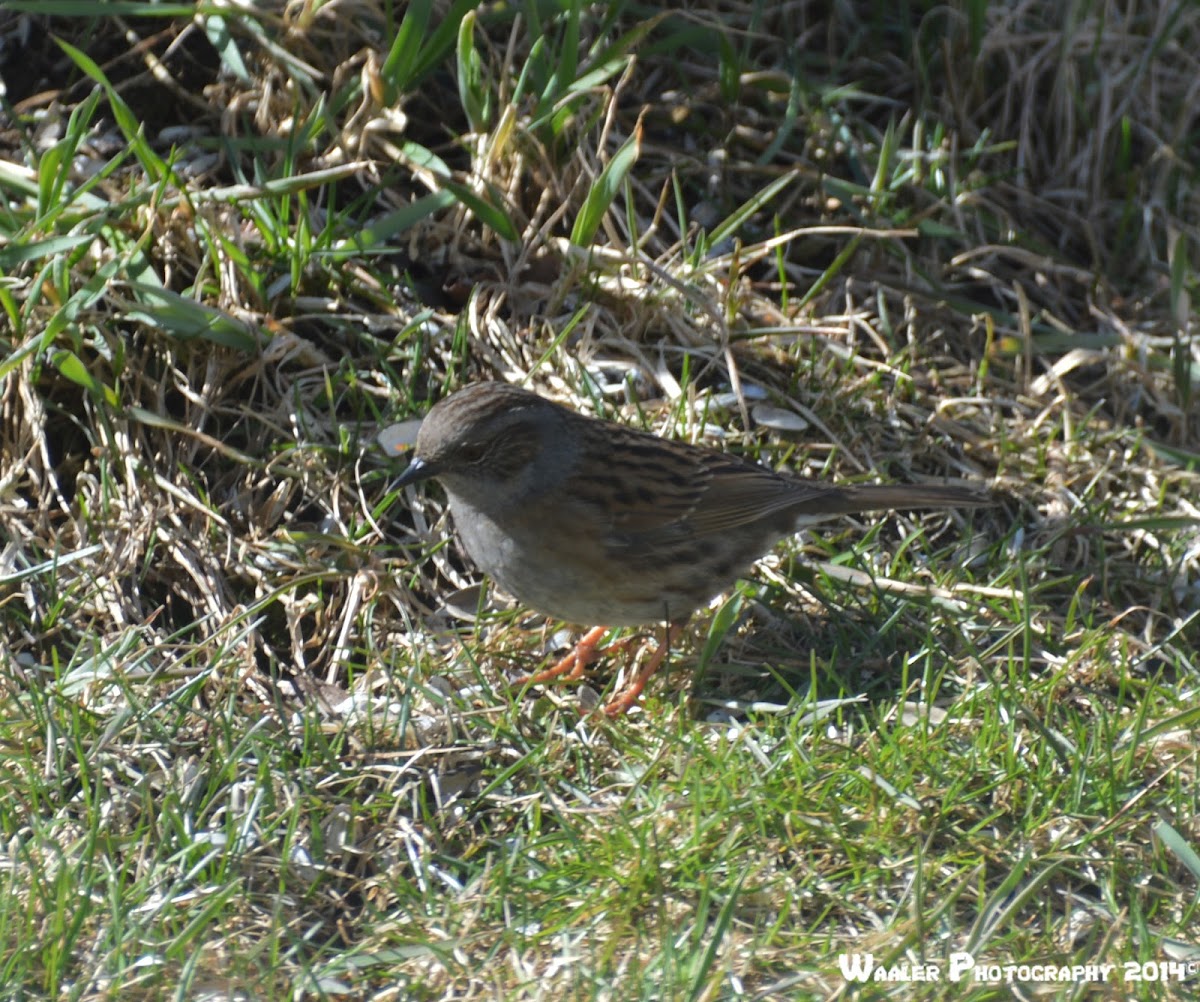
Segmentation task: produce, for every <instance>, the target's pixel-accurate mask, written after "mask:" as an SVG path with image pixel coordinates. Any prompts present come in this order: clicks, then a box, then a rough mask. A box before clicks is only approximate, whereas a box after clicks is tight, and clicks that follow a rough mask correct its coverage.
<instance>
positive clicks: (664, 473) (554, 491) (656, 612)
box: [394, 383, 990, 715]
mask: <svg viewBox="0 0 1200 1002" xmlns="http://www.w3.org/2000/svg"><path fill="white" fill-rule="evenodd" d="M431 478H432V479H436V480H437V481H439V482H440V483H441V485H442V486H443V487H444V488H445V490H446V495H447V497H448V498H449V500H450V512H451V514H452V515H453V516H454V524H455V527H456V528H457V530H458V535H459V537H460V538H461V539H462V542H463V545H464V546H465V547H466V550H467V553H468V554H470V556H471V559H472V560H474V561H475V563H476V564H478V565H479V567H480V568H481V569H482V570H484V571H485V572H487V573H488V574H490V575H491V576H492V578H493V579H494V580H495V581H496V583H497V584H499V585H500V587H501V588H503V589H504V590H505V591H507V592H509V593H511V594H512V595H513V596H515V597H516V598H517V599H519V600H520V601H521V602H522V603H524V604H526V605H528V606H531V607H532V608H534V609H536V610H537V611H538V612H542V613H545V614H546V615H547V616H551V617H553V618H555V619H561V620H565V621H567V622H569V623H576V624H594V623H603V624H605V625H606V626H610V627H611V626H642V625H646V624H649V623H668V624H671V625H672V626H673V627H676V628H677V627H680V626H682V624H683V623H684V622H685V621H686V620H687V619H688V617H690V616H691V615H692V613H693V612H695V611H696V609H698V608H699V607H700V606H702V605H705V604H706V603H707V602H708V601H709V600H710V599H712V598H713V597H714V596H715V595H718V594H720V593H721V592H722V591H724V590H725V589H726V588H728V587H729V586H730V585H731V584H732V583H733V582H734V580H735V579H736V578H737V577H738V576H739V575H740V574H741V573H742V572H743V571H744V570H746V569H747V568H748V567H749V566H750V564H752V563H753V562H754V561H755V560H757V559H758V558H759V557H760V556H762V555H763V554H764V553H766V552H767V550H769V549H770V548H771V546H772V545H774V543H775V542H776V541H777V540H779V539H780V538H782V537H783V536H786V535H789V534H791V533H794V532H797V531H799V530H800V529H802V528H804V527H805V526H807V525H810V524H812V523H814V522H818V521H821V520H822V519H827V518H831V517H833V516H836V515H843V514H853V513H856V512H864V511H874V510H880V509H888V508H941V507H947V508H948V507H969V506H977V505H985V504H989V503H990V500H989V498H988V497H987V495H986V494H985V493H984V492H982V491H980V490H979V489H977V488H974V487H962V486H952V485H933V484H928V485H899V484H897V485H840V486H839V485H835V484H826V483H821V482H819V481H813V480H801V479H798V478H796V477H790V476H787V475H785V474H782V473H776V472H775V471H773V470H770V469H767V468H766V467H764V466H759V465H758V464H757V463H752V462H748V461H746V460H743V459H739V458H737V457H736V456H731V455H727V454H725V453H722V452H716V451H714V450H712V449H706V448H702V447H700V446H695V445H687V444H685V443H682V442H672V441H668V440H666V439H662V438H658V437H657V436H655V435H651V434H649V433H647V432H642V431H635V430H634V429H632V428H627V427H625V426H623V425H617V424H610V423H608V422H606V421H600V420H597V419H595V418H590V417H585V416H584V415H582V414H577V413H576V412H574V411H572V410H568V409H567V408H566V407H562V406H560V405H559V404H556V403H552V402H551V401H549V400H546V399H544V398H542V397H539V396H538V395H537V394H535V393H530V392H529V391H527V390H522V389H519V388H518V387H515V386H509V385H508V384H506V383H476V384H473V385H471V386H468V387H466V388H465V389H462V390H459V391H458V392H457V393H454V394H452V395H451V396H449V397H447V398H446V399H445V400H442V401H441V402H440V403H438V404H436V405H435V406H434V407H433V409H432V410H430V411H429V414H428V416H427V417H426V418H425V420H424V421H423V422H422V423H421V426H420V430H419V431H418V433H417V438H416V448H415V451H414V454H413V459H412V462H411V464H410V465H409V467H408V469H407V470H405V472H404V473H403V474H402V475H401V477H400V478H399V480H398V481H397V482H396V484H395V485H394V486H397V487H402V486H406V485H408V484H414V483H417V482H419V481H422V480H428V479H431ZM676 632H677V630H676ZM603 634H604V628H603V627H598V628H596V629H594V630H592V631H591V632H589V633H588V634H586V635H585V636H584V638H583V639H582V640H581V641H580V643H579V646H578V647H577V648H576V650H575V652H573V653H572V654H570V655H568V656H567V657H566V658H564V659H563V660H562V661H561V662H559V664H557V665H555V666H554V667H553V668H550V669H548V670H547V671H544V672H541V673H539V674H537V675H534V676H532V677H531V678H529V679H527V680H526V681H530V682H543V681H545V680H547V679H549V678H553V677H555V676H557V675H561V674H564V673H568V672H569V673H570V674H571V675H572V676H575V677H577V676H578V675H579V674H581V673H582V671H583V668H584V667H585V666H586V664H587V662H588V660H589V659H590V657H591V656H592V655H593V654H594V653H595V650H596V647H597V645H598V644H599V642H600V639H601V637H602V636H603ZM669 643H670V633H668V638H667V640H666V642H664V643H663V644H661V645H660V646H659V649H658V650H657V651H655V653H654V655H652V656H651V657H650V658H649V659H648V660H647V662H646V664H645V665H644V666H643V667H642V668H641V669H639V671H638V672H637V674H636V676H635V677H634V679H633V680H632V682H631V683H630V684H629V686H628V687H627V688H626V689H625V691H624V692H622V693H621V694H619V695H618V696H616V697H615V698H614V699H613V700H612V701H611V702H610V703H609V704H608V705H607V706H606V707H605V712H606V713H608V714H610V715H615V714H618V713H622V712H624V711H625V710H626V709H628V708H629V707H630V706H631V705H633V703H634V701H635V700H636V699H637V697H638V695H639V694H640V693H641V690H642V688H643V687H644V686H645V684H646V680H647V679H648V678H649V677H650V675H651V674H652V673H653V672H654V671H655V669H657V668H658V666H659V664H660V663H661V661H662V659H663V657H664V656H665V655H666V652H667V649H668V647H669Z"/></svg>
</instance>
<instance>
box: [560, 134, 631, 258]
mask: <svg viewBox="0 0 1200 1002" xmlns="http://www.w3.org/2000/svg"><path fill="white" fill-rule="evenodd" d="M641 151H642V123H641V122H640V121H639V122H638V124H637V126H636V127H635V128H634V130H633V135H632V136H630V137H629V139H627V140H626V141H625V144H624V145H623V146H622V147H621V148H620V149H619V150H617V152H616V154H615V155H614V156H613V158H612V159H611V160H610V161H609V162H608V163H607V164H606V165H605V167H604V170H602V171H601V172H600V176H599V177H598V178H596V183H595V184H594V185H592V189H591V191H589V192H588V195H587V198H586V199H585V200H584V203H583V208H581V209H580V210H579V215H578V216H577V217H576V218H575V225H574V226H573V227H572V228H571V243H573V244H575V245H576V246H577V247H590V246H591V245H592V241H593V240H595V238H596V231H597V230H598V229H600V223H601V222H602V221H603V220H604V214H605V213H606V212H607V211H608V209H609V206H611V205H612V203H613V201H614V200H615V199H616V197H617V192H618V191H620V189H621V185H623V184H624V183H625V177H626V175H627V174H628V173H629V170H630V168H632V167H633V165H634V164H635V163H637V159H638V156H639V155H640V154H641Z"/></svg>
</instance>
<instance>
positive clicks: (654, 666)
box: [589, 623, 684, 717]
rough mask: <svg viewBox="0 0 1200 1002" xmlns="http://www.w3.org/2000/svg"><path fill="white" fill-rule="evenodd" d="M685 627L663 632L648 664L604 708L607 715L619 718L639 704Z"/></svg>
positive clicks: (667, 629)
mask: <svg viewBox="0 0 1200 1002" xmlns="http://www.w3.org/2000/svg"><path fill="white" fill-rule="evenodd" d="M683 626H684V624H683V623H672V624H671V625H669V626H668V627H667V628H666V629H665V630H664V631H663V640H662V643H661V644H659V645H658V648H657V649H656V650H655V651H654V653H653V654H651V655H650V657H649V658H648V659H647V661H646V663H645V664H644V665H642V666H641V667H640V668H639V669H638V670H637V674H635V675H634V676H633V679H632V680H631V681H630V683H629V685H627V686H626V687H625V688H624V689H622V690H621V691H620V692H618V693H617V694H616V695H615V696H613V698H612V699H611V700H610V701H609V703H608V705H607V706H606V707H604V712H605V714H607V715H608V716H610V717H619V716H620V715H621V714H622V713H625V712H627V711H628V710H629V708H630V707H631V706H633V704H634V703H636V702H637V698H638V696H640V695H641V694H642V690H643V689H645V688H646V683H647V682H648V681H649V680H650V676H651V675H653V674H654V673H655V672H656V671H658V669H659V668H660V667H661V666H662V663H663V662H664V661H665V660H666V658H667V654H669V653H670V651H671V646H672V645H673V644H674V643H675V642H676V641H677V640H678V639H679V635H680V634H681V633H683ZM589 636H590V634H589Z"/></svg>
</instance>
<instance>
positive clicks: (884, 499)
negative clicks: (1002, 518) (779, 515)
mask: <svg viewBox="0 0 1200 1002" xmlns="http://www.w3.org/2000/svg"><path fill="white" fill-rule="evenodd" d="M995 503H996V502H995V499H994V498H993V497H992V496H991V495H990V494H989V493H988V492H987V491H986V490H984V489H983V488H981V487H964V486H956V485H953V484H858V485H854V484H843V485H841V486H839V487H835V488H833V489H832V490H830V491H829V492H827V493H825V494H822V495H821V496H820V497H819V498H814V499H813V502H812V506H813V510H812V511H811V512H810V511H806V510H805V506H804V505H803V504H801V505H799V506H797V507H796V508H795V509H794V510H795V512H796V514H798V515H800V516H802V517H803V516H806V515H811V516H817V515H820V516H825V517H828V516H829V515H854V514H856V513H858V512H864V511H885V510H888V509H896V510H905V509H910V508H981V507H983V506H985V505H990V504H995Z"/></svg>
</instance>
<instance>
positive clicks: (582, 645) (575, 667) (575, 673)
mask: <svg viewBox="0 0 1200 1002" xmlns="http://www.w3.org/2000/svg"><path fill="white" fill-rule="evenodd" d="M605 629H607V628H606V627H603V626H596V627H593V628H592V629H590V630H588V631H587V633H585V634H584V635H583V636H582V637H580V638H579V643H577V644H576V645H575V649H574V650H573V651H571V653H570V654H568V655H567V656H566V657H565V658H563V659H562V660H561V661H559V662H558V664H555V665H551V666H550V667H549V668H547V669H546V670H545V671H539V672H535V673H534V674H533V675H526V676H525V677H524V678H519V679H517V680H516V682H514V683H513V684H514V685H541V684H542V683H543V682H549V681H550V680H551V679H552V678H558V677H559V676H560V675H566V676H567V678H569V679H577V678H580V677H581V676H582V675H583V670H584V669H585V668H586V667H587V666H588V665H589V664H591V663H592V661H593V660H594V659H595V657H596V655H597V654H598V653H599V651H598V650H597V648H599V647H600V641H601V640H602V639H603V638H604V631H605Z"/></svg>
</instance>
